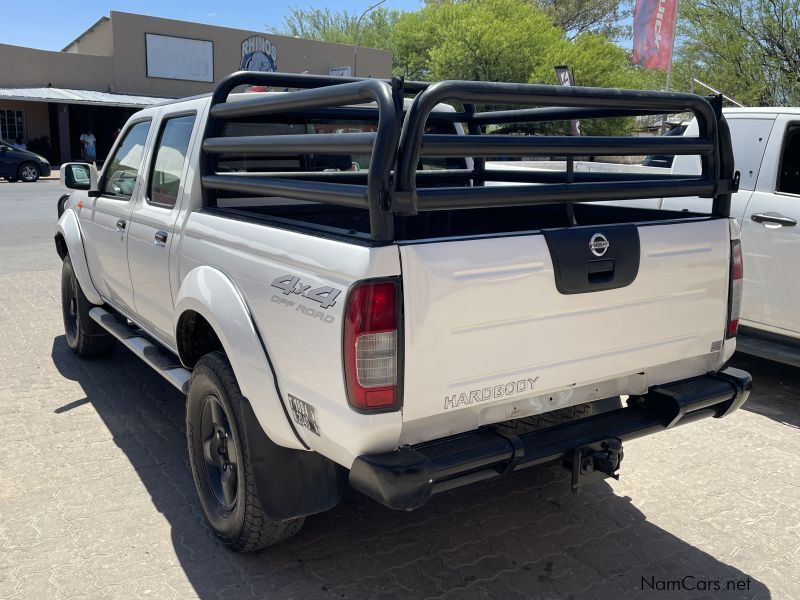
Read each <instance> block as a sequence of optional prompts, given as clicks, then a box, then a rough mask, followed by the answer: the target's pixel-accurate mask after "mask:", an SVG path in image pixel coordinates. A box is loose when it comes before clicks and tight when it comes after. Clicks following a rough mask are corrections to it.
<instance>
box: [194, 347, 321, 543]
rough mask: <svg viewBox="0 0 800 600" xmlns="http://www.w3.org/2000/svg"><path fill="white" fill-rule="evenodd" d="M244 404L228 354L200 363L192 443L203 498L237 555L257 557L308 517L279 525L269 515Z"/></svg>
mask: <svg viewBox="0 0 800 600" xmlns="http://www.w3.org/2000/svg"><path fill="white" fill-rule="evenodd" d="M244 402H247V400H245V398H244V396H242V392H241V390H240V389H239V384H238V383H237V382H236V377H235V376H234V374H233V369H232V368H231V365H230V362H229V361H228V357H227V356H225V354H224V353H223V352H211V353H209V354H206V355H205V356H203V357H202V358H201V359H200V360H199V361H198V362H197V365H195V368H194V371H193V372H192V379H191V382H190V384H189V393H188V394H187V398H186V439H187V444H188V447H189V462H190V464H191V466H192V476H193V478H194V484H195V488H196V489H197V495H198V497H199V499H200V505H201V506H202V508H203V513H204V514H205V516H206V520H207V521H208V523H209V525H211V529H212V530H213V531H214V533H215V534H216V535H217V537H219V538H220V540H222V542H224V543H225V544H226V545H227V546H228V547H229V548H231V549H233V550H237V551H239V552H252V551H255V550H260V549H262V548H266V547H267V546H272V545H274V544H278V543H280V542H282V541H284V540H287V539H289V538H290V537H292V536H293V535H295V534H296V533H297V532H298V531H300V528H301V527H302V526H303V522H304V521H305V517H297V518H294V519H288V520H286V521H273V520H271V519H269V518H268V517H267V516H266V515H265V514H264V510H263V508H262V502H261V498H260V496H259V492H258V487H257V485H256V478H255V475H254V473H253V468H252V465H251V462H250V456H251V452H250V449H249V448H248V445H247V438H246V437H245V436H244V435H243V434H244V425H243V419H242V404H243V403H244ZM276 485H280V482H276Z"/></svg>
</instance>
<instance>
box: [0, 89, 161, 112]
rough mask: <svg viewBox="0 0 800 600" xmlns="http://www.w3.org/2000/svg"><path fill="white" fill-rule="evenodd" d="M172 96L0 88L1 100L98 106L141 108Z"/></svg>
mask: <svg viewBox="0 0 800 600" xmlns="http://www.w3.org/2000/svg"><path fill="white" fill-rule="evenodd" d="M171 99H172V98H158V97H155V96H133V95H130V94H112V93H110V92H95V91H92V90H70V89H66V88H54V87H41V88H0V100H22V101H28V102H58V103H62V104H90V105H96V106H125V107H130V108H141V107H144V106H150V105H151V104H156V103H158V102H164V101H166V100H171Z"/></svg>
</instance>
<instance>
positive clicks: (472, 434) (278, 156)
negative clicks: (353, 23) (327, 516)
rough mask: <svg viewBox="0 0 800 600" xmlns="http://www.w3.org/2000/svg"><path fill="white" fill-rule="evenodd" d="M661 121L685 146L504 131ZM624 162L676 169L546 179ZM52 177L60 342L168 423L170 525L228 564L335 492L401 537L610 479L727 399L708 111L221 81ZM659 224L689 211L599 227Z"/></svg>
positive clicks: (726, 408) (728, 293)
mask: <svg viewBox="0 0 800 600" xmlns="http://www.w3.org/2000/svg"><path fill="white" fill-rule="evenodd" d="M246 85H256V86H271V87H272V88H274V89H279V90H280V89H285V90H286V91H284V92H282V93H281V92H272V93H270V92H267V93H264V92H261V93H238V92H237V90H239V89H240V86H246ZM289 90H291V91H289ZM685 110H690V111H692V112H693V113H694V115H695V116H696V118H697V123H698V126H699V129H698V135H697V136H696V137H693V138H684V137H634V136H599V135H597V136H581V137H571V136H567V135H512V134H511V133H509V129H508V128H507V125H508V124H524V125H527V126H532V127H534V128H535V127H538V126H539V125H540V124H543V123H549V124H551V125H549V127H550V129H547V131H549V132H550V133H552V132H553V131H558V127H560V126H561V125H564V124H566V125H567V127H568V121H569V120H570V119H581V120H582V121H583V122H584V123H587V122H589V120H591V119H614V118H628V119H630V118H631V117H634V116H638V115H645V114H660V113H676V112H680V111H685ZM552 123H555V125H552ZM559 123H560V124H561V125H559ZM565 130H566V129H565ZM646 154H677V155H696V156H698V157H699V159H700V162H701V165H702V168H701V170H700V174H699V175H692V176H680V175H674V174H670V173H668V172H667V173H665V174H663V175H659V174H652V173H613V172H611V173H609V172H579V171H577V170H575V169H574V168H573V165H574V160H576V159H577V158H579V157H581V158H584V159H585V158H586V157H596V156H597V157H602V156H609V155H616V156H625V155H627V156H641V155H646ZM521 157H528V158H530V157H534V158H538V159H541V158H542V157H544V158H548V157H549V158H554V159H558V160H562V161H563V162H564V165H565V167H564V169H563V170H552V169H550V170H548V169H520V168H513V165H514V163H513V160H510V159H514V158H521ZM498 158H502V159H503V160H497V159H498ZM487 159H488V161H487ZM487 162H488V163H491V165H488V164H487ZM504 164H507V165H508V168H505V167H504ZM61 177H62V182H63V184H64V185H65V186H66V187H67V188H70V189H72V190H73V191H72V192H71V193H70V194H69V195H67V196H63V197H62V199H61V200H60V201H59V220H58V226H57V232H56V235H55V242H56V249H57V251H58V254H59V256H60V257H61V258H62V259H63V271H62V284H61V287H62V300H63V315H64V326H65V330H66V341H67V343H68V345H69V347H70V348H71V349H72V350H73V351H74V352H75V353H77V354H78V355H80V356H91V355H100V354H104V353H107V352H109V351H110V350H111V349H112V347H113V346H114V345H115V344H119V343H121V344H123V345H124V346H126V347H127V348H128V349H129V350H130V351H132V352H133V353H134V354H136V355H137V356H138V357H140V358H141V359H142V360H144V361H145V362H146V363H147V364H148V365H150V366H151V367H152V368H153V369H154V370H155V371H156V372H157V373H159V374H160V375H161V376H163V377H164V378H165V379H166V380H167V381H168V382H170V383H171V384H172V385H174V386H175V387H176V388H178V389H179V390H181V391H182V392H183V393H185V395H186V435H187V441H188V450H189V457H190V460H189V462H190V464H191V468H192V473H193V476H194V481H195V484H196V488H197V492H198V496H199V500H200V503H201V505H202V509H203V512H204V513H205V515H206V517H207V519H208V522H209V523H210V526H211V527H212V529H213V530H214V532H215V533H216V534H217V535H218V536H219V537H220V538H221V539H222V540H223V541H224V542H225V543H226V544H227V545H229V546H230V547H232V548H234V549H237V550H242V551H247V550H255V549H258V548H261V547H264V546H266V545H269V544H274V543H277V542H280V541H282V540H284V539H286V538H288V537H289V536H291V535H293V534H294V533H296V532H297V531H298V530H299V528H300V527H301V526H302V524H303V520H304V517H305V516H307V515H310V514H314V513H318V512H321V511H325V510H328V509H330V508H332V507H333V506H335V505H336V504H337V502H339V500H340V497H341V494H342V490H343V488H344V486H346V485H350V486H352V487H353V488H355V489H356V490H359V491H360V492H362V493H364V494H366V495H367V496H369V497H371V498H373V499H374V500H376V501H377V502H380V503H382V504H384V505H385V506H388V507H391V508H394V509H400V510H412V509H415V508H418V507H420V506H422V505H423V504H424V503H425V502H427V501H428V500H429V499H430V497H431V496H432V495H434V494H436V493H438V492H442V491H444V490H448V489H452V488H456V487H458V486H462V485H466V484H469V483H472V482H477V481H481V480H487V479H491V478H494V477H498V476H502V475H506V474H509V473H511V472H512V471H515V470H517V469H522V468H525V467H529V466H532V465H537V464H541V463H545V462H549V461H560V462H561V463H562V464H563V465H564V467H565V468H566V469H568V470H569V471H570V473H571V482H572V487H573V488H574V489H577V488H579V487H581V486H583V485H585V484H587V483H590V482H592V481H595V480H597V479H600V478H603V477H610V476H613V477H616V476H617V473H618V470H619V468H620V465H621V463H622V458H623V447H622V445H623V443H624V442H626V441H627V440H630V439H633V438H637V437H640V436H644V435H649V434H653V433H657V432H661V431H664V430H667V429H670V428H672V427H675V426H678V425H683V424H685V423H691V422H693V421H697V420H699V419H703V418H706V417H724V416H726V415H728V414H730V413H731V412H733V411H735V410H736V409H737V408H739V407H740V406H741V405H742V404H743V403H744V402H745V400H746V399H747V397H748V394H749V390H750V376H749V375H748V374H747V373H745V372H743V371H740V370H737V369H732V368H726V363H727V362H728V360H729V358H730V357H731V355H732V354H733V352H734V348H735V336H736V332H737V322H738V312H739V303H740V295H741V282H742V263H741V251H740V246H739V236H738V227H737V224H736V222H735V221H734V220H732V219H731V218H730V217H729V213H730V202H731V194H732V193H734V192H735V191H736V187H737V176H736V174H735V172H734V165H733V159H732V152H731V141H730V135H729V132H728V128H727V125H726V122H725V120H724V118H723V116H722V111H721V104H720V102H719V101H718V100H717V99H713V98H712V99H704V98H701V97H699V96H694V95H689V94H677V93H660V92H643V91H629V90H610V89H594V88H581V87H551V86H542V85H523V84H508V83H488V82H467V81H445V82H439V83H433V84H427V83H416V82H404V81H402V80H401V79H394V80H391V81H383V80H376V79H358V78H342V77H323V76H303V75H289V74H279V73H249V72H240V73H235V74H233V75H231V76H229V77H227V78H226V79H224V80H223V81H222V82H220V83H219V85H218V86H217V87H216V90H215V91H214V93H213V94H210V95H206V96H200V97H194V98H188V99H185V100H180V101H175V102H169V103H165V104H161V105H157V106H153V107H151V108H147V109H145V110H142V111H140V112H138V113H136V114H135V115H133V116H132V117H131V119H130V120H129V121H128V123H127V124H126V126H125V128H124V130H123V131H122V133H121V135H120V136H119V138H118V140H117V141H116V143H115V145H114V148H113V149H112V151H111V154H110V155H109V158H108V160H107V161H106V162H105V164H104V166H103V168H102V170H101V171H100V172H98V171H97V170H96V169H95V168H94V167H93V166H89V165H81V164H78V163H71V164H66V165H64V166H62V168H61ZM685 196H696V197H702V198H708V199H709V201H710V204H711V207H712V208H711V210H710V211H706V212H705V213H702V212H689V211H674V212H673V211H669V210H657V209H649V208H640V207H636V206H628V205H624V204H620V201H625V200H633V199H647V198H665V197H666V198H669V197H685ZM709 426H713V425H709ZM698 433H700V430H698Z"/></svg>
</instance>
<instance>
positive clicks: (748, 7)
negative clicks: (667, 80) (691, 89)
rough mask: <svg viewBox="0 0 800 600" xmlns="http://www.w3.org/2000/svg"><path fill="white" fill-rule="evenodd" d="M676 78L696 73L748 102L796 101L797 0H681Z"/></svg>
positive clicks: (799, 55) (799, 66)
mask: <svg viewBox="0 0 800 600" xmlns="http://www.w3.org/2000/svg"><path fill="white" fill-rule="evenodd" d="M680 16H681V22H680V26H679V31H680V35H681V43H680V45H679V48H678V60H677V64H676V68H675V75H676V82H679V83H680V84H681V85H682V86H688V85H689V79H690V78H691V77H692V76H696V77H697V78H698V79H701V80H703V81H705V82H707V83H709V84H710V85H712V86H714V87H715V88H718V89H720V90H722V91H723V92H725V93H726V94H728V95H729V96H732V97H734V98H736V99H737V100H739V101H740V102H743V103H746V104H762V105H786V104H797V103H798V102H800V86H798V74H800V14H799V13H798V3H797V1H796V0H744V1H739V0H684V3H683V4H682V5H681V15H680Z"/></svg>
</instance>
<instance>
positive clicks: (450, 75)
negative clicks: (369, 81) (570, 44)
mask: <svg viewBox="0 0 800 600" xmlns="http://www.w3.org/2000/svg"><path fill="white" fill-rule="evenodd" d="M394 33H395V48H396V50H397V52H398V63H400V64H404V65H406V67H407V74H408V76H409V77H412V78H423V79H473V80H483V81H520V82H523V81H527V80H528V78H529V77H530V75H531V73H532V72H533V71H534V69H535V68H536V67H537V65H538V64H539V63H540V62H541V60H542V57H543V56H544V55H545V53H546V52H547V51H548V49H549V48H550V47H552V46H553V45H557V44H559V43H560V42H561V41H562V40H563V37H564V36H563V32H562V31H561V30H559V29H558V28H556V27H555V26H554V25H553V23H552V21H551V20H550V18H549V17H548V16H547V15H545V14H544V12H542V11H541V10H539V9H537V8H536V7H535V6H533V5H532V4H531V3H530V2H527V1H525V0H451V1H441V0H440V1H436V2H428V3H427V4H426V5H425V6H424V7H423V8H422V9H421V10H419V11H417V12H413V13H406V14H404V15H403V16H402V17H401V18H400V19H399V20H398V22H397V24H396V26H395V32H394Z"/></svg>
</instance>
